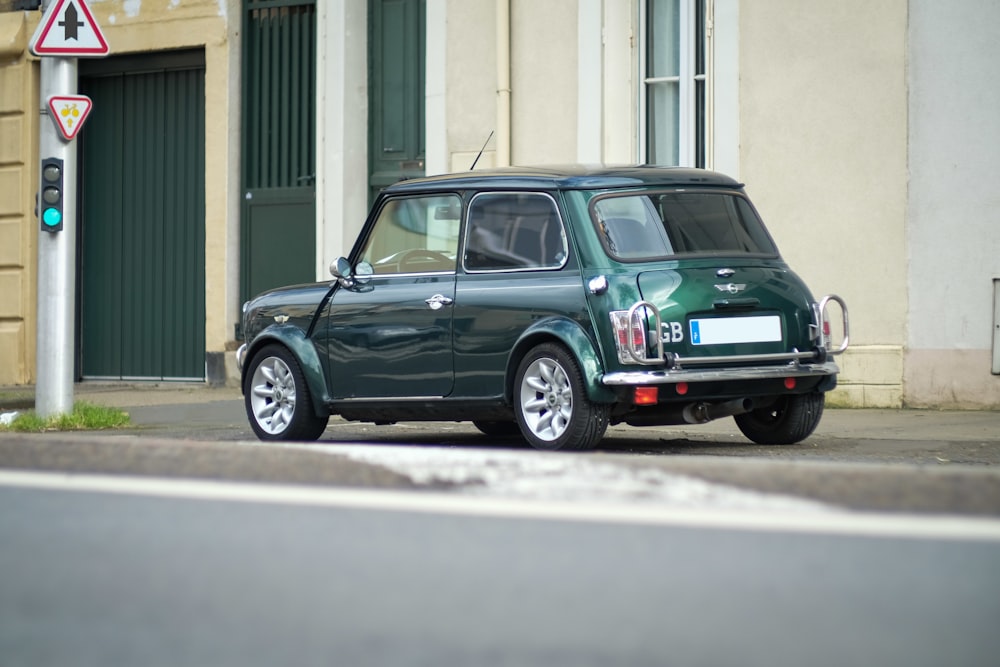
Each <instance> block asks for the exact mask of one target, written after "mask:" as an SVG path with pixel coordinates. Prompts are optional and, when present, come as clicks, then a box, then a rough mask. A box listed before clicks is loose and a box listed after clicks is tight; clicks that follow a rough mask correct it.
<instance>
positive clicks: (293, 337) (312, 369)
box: [240, 324, 330, 415]
mask: <svg viewBox="0 0 1000 667" xmlns="http://www.w3.org/2000/svg"><path fill="white" fill-rule="evenodd" d="M269 343H277V344H279V345H283V346H284V347H286V348H288V350H289V351H290V352H291V353H292V355H293V356H294V357H295V358H296V360H298V362H299V366H300V367H301V368H302V374H303V375H305V379H306V384H307V385H308V386H309V395H310V397H311V398H312V404H313V411H314V412H315V413H316V414H317V415H328V414H330V411H329V408H328V407H327V405H328V403H329V401H330V392H329V391H328V390H327V387H326V377H325V376H324V374H323V365H322V363H321V362H320V359H319V353H318V352H317V351H316V346H315V345H313V343H312V341H311V340H309V339H308V338H306V335H305V332H303V331H302V329H300V328H298V327H296V326H292V325H288V324H272V325H271V326H269V327H267V328H266V329H264V330H263V331H261V332H260V333H259V334H257V337H256V338H254V339H253V343H251V344H250V346H249V348H248V349H247V353H246V359H247V361H248V362H249V360H251V359H253V357H254V355H255V354H257V350H259V349H260V348H262V347H264V346H265V345H267V344H269ZM249 365H250V364H249V363H247V364H246V365H245V366H244V367H243V373H242V377H241V378H240V387H245V386H246V375H247V370H248V367H249Z"/></svg>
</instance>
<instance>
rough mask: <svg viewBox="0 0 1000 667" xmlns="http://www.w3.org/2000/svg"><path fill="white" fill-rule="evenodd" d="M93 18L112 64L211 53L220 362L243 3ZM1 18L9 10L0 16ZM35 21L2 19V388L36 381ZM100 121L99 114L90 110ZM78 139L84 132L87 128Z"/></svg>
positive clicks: (212, 232)
mask: <svg viewBox="0 0 1000 667" xmlns="http://www.w3.org/2000/svg"><path fill="white" fill-rule="evenodd" d="M89 6H90V9H91V11H92V13H93V15H94V19H95V20H96V21H97V23H98V25H99V26H100V27H101V30H102V32H103V33H104V35H105V37H106V39H107V41H108V44H109V46H110V49H111V55H122V54H129V53H142V52H149V51H161V50H170V49H180V48H192V47H204V49H205V63H206V68H205V91H206V93H205V95H206V97H205V109H206V113H205V117H206V146H205V192H206V204H205V234H206V236H205V251H206V262H205V266H206V275H205V282H206V319H205V342H206V349H207V351H208V352H209V353H210V354H211V353H223V352H224V351H225V348H226V347H227V344H229V343H230V340H231V339H232V338H233V325H234V324H235V322H236V321H237V318H238V303H237V301H238V297H237V291H238V288H239V282H238V275H239V270H238V261H239V177H238V174H239V151H238V147H239V115H240V109H239V76H240V72H239V50H238V46H237V44H236V41H235V39H233V37H234V35H235V34H236V33H237V32H238V29H239V19H240V11H241V9H240V6H241V5H240V1H239V0H170V1H166V2H154V1H151V0H145V1H143V0H129V1H125V0H104V1H92V2H91V3H90V5H89ZM0 9H3V7H0ZM40 19H41V12H39V11H0V385H4V384H29V383H32V382H34V374H35V353H34V348H35V336H36V332H35V309H36V304H35V300H36V290H35V273H36V268H35V266H36V263H37V256H36V255H37V251H36V242H37V234H38V231H37V220H36V218H35V216H34V213H33V208H34V193H35V191H36V189H37V178H38V177H37V174H36V173H35V172H36V170H37V163H38V155H37V152H38V119H39V117H40V116H39V110H38V97H39V91H38V64H37V62H38V59H37V58H35V57H33V56H31V55H30V54H29V53H28V43H29V41H30V39H31V37H32V35H33V34H34V31H35V28H36V26H37V24H38V22H39V21H40ZM92 113H93V114H99V113H100V109H96V108H95V109H94V110H93V111H92ZM81 132H86V126H84V127H83V129H82V130H81Z"/></svg>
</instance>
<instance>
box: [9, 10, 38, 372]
mask: <svg viewBox="0 0 1000 667" xmlns="http://www.w3.org/2000/svg"><path fill="white" fill-rule="evenodd" d="M29 18H30V14H29V13H27V12H9V13H0V63H2V64H0V385H5V384H25V383H27V382H29V381H31V379H32V377H33V376H34V362H35V327H34V322H35V268H34V267H35V261H36V260H35V257H36V255H37V250H36V243H37V234H38V231H37V219H36V218H35V214H34V193H35V190H36V189H37V187H38V175H37V173H36V168H37V165H38V102H37V100H38V67H37V65H35V64H34V63H33V62H31V60H30V59H29V58H28V56H27V54H26V50H27V45H28V40H29V39H30V37H31V34H32V31H33V30H34V23H33V22H31V21H30V20H29Z"/></svg>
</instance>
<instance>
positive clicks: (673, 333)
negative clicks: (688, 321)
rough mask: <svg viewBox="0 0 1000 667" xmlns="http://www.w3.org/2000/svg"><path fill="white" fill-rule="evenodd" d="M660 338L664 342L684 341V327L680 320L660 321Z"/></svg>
mask: <svg viewBox="0 0 1000 667" xmlns="http://www.w3.org/2000/svg"><path fill="white" fill-rule="evenodd" d="M660 340H662V341H663V343H664V344H667V343H681V342H683V341H684V327H682V326H681V323H680V322H660Z"/></svg>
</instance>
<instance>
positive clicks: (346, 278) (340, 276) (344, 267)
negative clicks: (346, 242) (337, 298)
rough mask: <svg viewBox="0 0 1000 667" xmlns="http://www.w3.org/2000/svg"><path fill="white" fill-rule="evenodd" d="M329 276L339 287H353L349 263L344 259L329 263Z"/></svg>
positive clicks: (339, 258)
mask: <svg viewBox="0 0 1000 667" xmlns="http://www.w3.org/2000/svg"><path fill="white" fill-rule="evenodd" d="M330 275H331V276H333V279H334V280H336V281H337V282H338V283H340V286H341V287H351V286H353V285H354V277H353V275H352V272H351V263H350V262H348V261H347V258H346V257H338V258H337V259H335V260H333V261H332V262H330Z"/></svg>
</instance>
